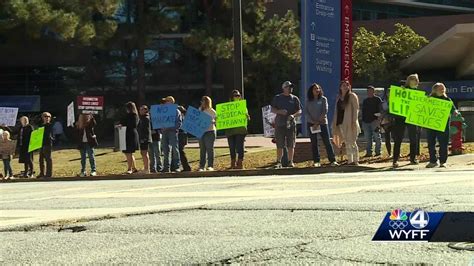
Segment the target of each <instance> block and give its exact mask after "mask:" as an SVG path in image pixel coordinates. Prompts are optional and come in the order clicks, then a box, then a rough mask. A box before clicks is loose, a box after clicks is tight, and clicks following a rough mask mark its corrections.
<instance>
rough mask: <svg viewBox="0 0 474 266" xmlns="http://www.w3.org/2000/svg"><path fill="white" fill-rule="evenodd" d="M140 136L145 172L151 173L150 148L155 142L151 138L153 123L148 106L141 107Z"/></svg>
mask: <svg viewBox="0 0 474 266" xmlns="http://www.w3.org/2000/svg"><path fill="white" fill-rule="evenodd" d="M138 136H139V139H140V153H141V154H142V158H143V167H144V169H143V171H144V172H145V174H149V173H150V163H149V162H150V157H149V155H148V146H149V145H150V143H151V142H152V141H153V140H152V138H151V122H150V113H149V112H148V106H146V105H142V106H140V122H139V123H138Z"/></svg>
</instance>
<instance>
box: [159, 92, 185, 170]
mask: <svg viewBox="0 0 474 266" xmlns="http://www.w3.org/2000/svg"><path fill="white" fill-rule="evenodd" d="M163 100H164V102H165V104H175V100H174V97H173V96H167V97H166V98H164V99H163ZM175 121H176V122H175V126H174V127H169V128H162V129H161V134H162V139H161V141H162V143H163V155H164V158H163V171H162V172H164V173H167V172H170V171H171V172H179V171H180V165H181V162H180V159H179V147H178V131H179V129H180V128H181V124H182V122H183V119H182V116H181V112H180V111H179V110H178V109H177V110H176V120H175ZM170 156H171V163H170Z"/></svg>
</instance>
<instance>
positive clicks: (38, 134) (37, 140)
mask: <svg viewBox="0 0 474 266" xmlns="http://www.w3.org/2000/svg"><path fill="white" fill-rule="evenodd" d="M43 136H44V127H40V128H38V129H36V130H33V132H31V137H30V144H29V145H28V152H32V151H35V150H38V149H41V147H43Z"/></svg>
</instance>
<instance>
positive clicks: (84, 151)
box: [80, 143, 96, 173]
mask: <svg viewBox="0 0 474 266" xmlns="http://www.w3.org/2000/svg"><path fill="white" fill-rule="evenodd" d="M83 145H84V147H82V148H81V149H80V152H81V173H85V172H86V158H87V156H89V163H90V164H91V172H95V171H96V168H95V153H94V148H91V146H89V144H86V143H84V144H83Z"/></svg>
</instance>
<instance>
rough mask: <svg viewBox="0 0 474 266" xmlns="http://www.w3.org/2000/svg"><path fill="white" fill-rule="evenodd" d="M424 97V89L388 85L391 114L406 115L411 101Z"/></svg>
mask: <svg viewBox="0 0 474 266" xmlns="http://www.w3.org/2000/svg"><path fill="white" fill-rule="evenodd" d="M424 98H426V96H425V92H424V91H419V90H412V89H405V88H402V87H398V86H393V85H392V86H390V98H389V104H390V105H389V110H390V113H391V114H394V115H399V116H403V117H407V115H408V112H409V108H410V103H411V102H412V101H416V100H421V99H424Z"/></svg>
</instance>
